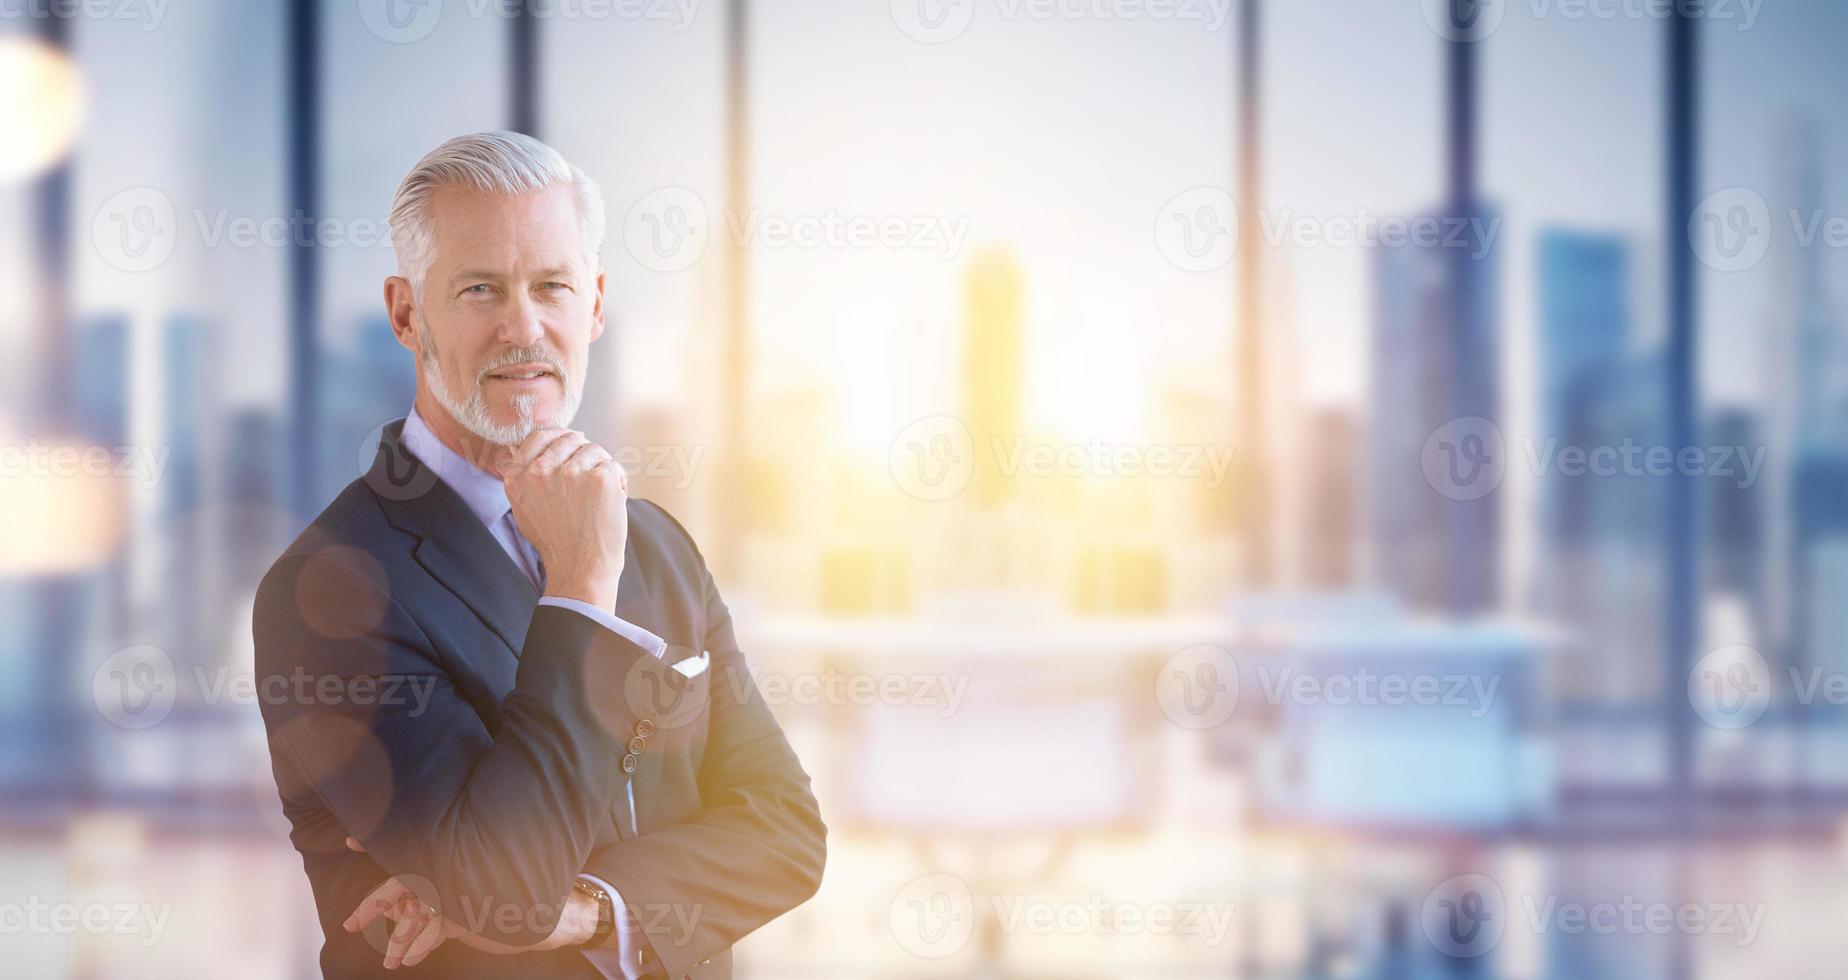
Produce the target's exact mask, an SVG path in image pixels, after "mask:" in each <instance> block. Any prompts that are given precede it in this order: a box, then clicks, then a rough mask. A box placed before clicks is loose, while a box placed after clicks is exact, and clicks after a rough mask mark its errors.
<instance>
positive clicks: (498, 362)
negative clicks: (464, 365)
mask: <svg viewBox="0 0 1848 980" xmlns="http://www.w3.org/2000/svg"><path fill="white" fill-rule="evenodd" d="M515 364H544V365H545V366H546V367H548V368H551V369H552V373H553V374H556V375H558V379H559V380H560V381H563V380H565V362H564V361H563V360H562V359H561V358H559V357H558V355H556V354H554V353H552V352H551V351H549V350H546V349H545V348H544V347H540V346H539V345H537V344H533V345H530V346H527V347H509V348H507V349H506V350H503V351H501V352H500V353H499V354H496V355H494V357H493V358H492V359H490V360H489V361H488V362H487V363H486V364H483V365H481V367H480V368H478V369H477V370H476V371H475V383H476V384H480V383H481V382H482V381H484V380H486V379H487V376H488V372H490V371H498V370H500V369H501V368H504V367H512V366H513V365H515Z"/></svg>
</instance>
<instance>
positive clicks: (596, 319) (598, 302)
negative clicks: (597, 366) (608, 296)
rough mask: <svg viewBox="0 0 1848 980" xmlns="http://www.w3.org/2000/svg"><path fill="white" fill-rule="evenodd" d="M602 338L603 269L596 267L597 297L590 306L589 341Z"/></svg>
mask: <svg viewBox="0 0 1848 980" xmlns="http://www.w3.org/2000/svg"><path fill="white" fill-rule="evenodd" d="M601 336H603V267H602V266H601V265H599V266H597V295H596V298H595V299H594V300H592V301H591V306H590V339H592V340H596V339H597V338H598V337H601Z"/></svg>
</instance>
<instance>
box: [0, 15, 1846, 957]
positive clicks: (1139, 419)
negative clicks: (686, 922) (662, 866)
mask: <svg viewBox="0 0 1848 980" xmlns="http://www.w3.org/2000/svg"><path fill="white" fill-rule="evenodd" d="M1845 40H1848V7H1844V6H1843V5H1841V4H1839V3H1835V2H1832V0H1705V2H1695V0H1683V2H1680V3H1659V2H1649V0H1422V2H1421V0H1366V2H1354V0H1349V2H1302V0H1297V2H1284V0H1173V2H1171V3H1169V2H1163V0H1141V2H1131V0H890V2H877V0H851V2H850V0H801V2H797V0H609V2H599V0H552V2H542V0H530V2H524V3H523V2H519V0H514V2H507V3H501V2H489V0H328V2H326V3H316V2H311V0H293V2H287V0H273V2H270V3H243V2H232V0H170V2H160V0H111V2H109V3H83V2H70V3H65V2H53V0H0V110H3V111H0V269H4V270H5V275H6V279H5V285H6V288H4V289H0V354H3V355H4V356H0V611H3V613H0V615H3V617H4V619H3V621H4V623H5V624H6V627H7V628H6V629H5V630H4V631H0V951H3V955H4V957H5V962H6V964H7V965H6V972H7V973H8V974H9V975H19V976H72V977H116V976H123V977H189V978H190V977H218V976H224V977H231V976H236V977H302V976H312V975H313V973H314V957H315V952H316V949H317V947H318V944H319V935H318V929H317V927H316V925H315V922H314V918H313V915H312V905H311V899H310V896H309V894H308V889H307V881H306V878H305V876H304V875H303V874H302V872H301V867H300V862H299V859H298V858H297V856H296V855H295V854H294V852H293V851H292V850H291V848H290V846H289V844H288V841H287V837H286V833H287V825H286V822H285V821H284V820H283V819H282V816H281V813H280V809H279V806H278V803H277V799H276V793H275V787H274V784H273V782H272V781H271V778H270V773H269V764H268V757H267V749H266V745H265V736H264V732H263V728H262V725H261V722H260V719H259V717H258V710H257V699H258V698H259V697H262V696H264V695H262V694H261V693H260V692H258V691H256V690H253V689H252V684H251V682H252V677H251V658H252V651H251V640H250V632H249V610H250V602H251V595H252V592H253V591H254V588H255V585H256V581H257V579H258V577H259V576H260V575H261V574H262V572H263V570H264V569H265V568H266V567H267V565H268V563H269V562H270V560H271V559H272V558H273V557H274V556H275V555H276V554H278V553H279V551H280V550H281V548H282V547H283V545H284V544H286V543H287V541H288V540H289V539H290V538H291V537H293V535H294V534H295V533H296V532H297V531H298V530H299V529H300V528H301V527H302V526H303V525H304V524H305V523H306V521H307V520H308V519H309V518H310V517H312V515H313V514H314V513H315V512H317V511H318V510H319V509H320V507H321V506H322V505H323V504H324V503H325V502H326V501H328V500H329V499H330V498H331V497H332V496H333V495H334V494H335V493H336V492H337V491H338V489H339V488H340V487H342V486H343V485H345V484H346V483H347V482H348V481H350V480H352V479H353V478H355V477H356V476H357V475H358V474H359V473H360V472H361V470H362V467H363V466H364V465H366V464H367V463H368V462H369V461H370V458H371V451H372V446H373V444H374V442H375V441H376V435H377V430H378V427H379V426H380V425H381V424H382V423H384V422H386V421H388V420H390V419H393V418H396V417H398V416H400V415H402V414H403V413H404V412H405V410H406V408H407V407H408V405H409V402H410V399H411V396H412V392H413V384H414V382H413V374H412V361H411V357H410V355H409V353H408V352H406V351H404V350H403V349H401V348H400V347H398V346H397V344H396V342H395V341H394V340H393V339H392V337H391V336H390V332H389V329H388V328H387V325H386V322H385V319H384V315H383V309H382V302H381V298H380V293H381V287H380V283H381V280H382V279H383V278H384V277H385V276H387V275H389V274H391V272H392V270H393V258H392V253H391V250H390V247H389V243H388V240H387V239H386V237H385V224H384V218H385V214H386V212H387V210H388V207H389V202H390V197H391V194H392V191H393V189H394V188H395V186H396V184H397V181H398V180H399V179H400V178H401V177H402V175H403V174H404V173H405V171H406V170H408V169H409V168H410V166H411V165H412V164H413V163H414V162H415V161H416V160H417V158H418V157H419V156H421V155H422V154H423V153H424V152H426V151H427V150H429V149H430V148H432V147H433V146H434V145H436V144H437V143H438V142H440V141H441V140H443V139H445V138H447V137H450V136H453V135H457V134H460V133H464V132H470V131H475V130H482V129H498V128H517V129H521V130H524V131H527V132H531V133H534V134H535V135H537V136H539V137H540V138H542V139H545V140H546V141H548V142H550V143H552V144H553V145H555V146H556V147H558V148H559V149H560V151H561V152H563V153H564V154H565V156H566V157H567V158H569V159H571V160H573V161H574V162H576V163H578V164H579V165H581V166H582V167H584V168H585V169H586V170H587V171H588V172H589V173H590V174H591V175H592V176H593V177H594V178H595V179H596V180H597V181H598V182H599V183H600V184H601V185H602V188H603V191H604V195H605V198H606V202H607V207H608V221H609V230H608V235H607V237H606V243H605V248H604V254H603V260H604V265H605V267H606V269H607V271H608V295H609V301H608V305H607V310H608V324H609V330H608V332H607V333H606V334H605V335H604V337H603V339H602V340H600V341H599V342H598V343H597V344H596V345H595V347H594V348H593V359H592V366H591V377H590V380H589V386H588V394H587V397H586V399H585V407H584V410H583V412H582V414H581V415H580V416H579V420H578V422H579V424H580V425H581V426H582V427H583V428H585V429H586V430H587V431H588V432H589V433H590V434H591V435H592V436H593V438H596V439H597V440H598V441H600V442H602V443H603V444H605V445H606V446H609V447H611V448H612V449H613V450H617V451H618V455H619V456H620V457H621V458H622V460H623V462H624V463H625V465H627V466H628V468H629V469H630V471H631V473H632V474H633V485H634V486H635V487H636V489H637V493H638V494H640V495H644V496H648V497H650V498H652V499H655V500H657V501H659V502H660V503H662V504H663V505H665V506H666V507H668V508H669V509H670V510H671V511H673V512H674V513H675V514H676V515H677V516H678V517H679V518H680V519H681V520H682V521H683V522H684V523H685V524H686V525H687V526H688V527H689V528H690V529H691V530H692V532H693V533H694V535H695V536H696V538H697V539H698V540H699V541H700V543H701V545H702V548H703V549H704V550H705V552H706V554H707V555H708V557H709V559H710V560H711V561H712V563H713V565H714V567H715V569H716V570H717V573H718V575H719V580H720V584H721V587H722V588H723V589H724V591H725V594H726V597H727V599H728V601H729V602H730V604H731V606H732V608H733V610H734V612H735V615H736V619H737V622H738V630H739V636H740V638H741V640H742V642H743V643H744V645H745V649H746V653H747V655H748V656H749V657H750V659H751V661H752V663H753V664H754V666H755V668H756V669H757V671H758V682H759V686H760V688H761V689H762V690H763V692H764V696H765V697H766V698H767V699H768V700H769V701H770V702H771V705H772V707H773V709H774V710H775V712H776V714H777V716H778V717H779V718H780V719H781V721H782V723H783V725H784V727H785V729H786V730H787V731H788V733H789V735H790V737H791V739H792V741H794V743H795V744H796V746H797V749H798V751H799V752H800V754H801V756H802V758H803V760H804V761H805V763H806V764H807V766H808V768H809V770H810V771H811V773H812V774H813V776H814V779H815V785H816V789H817V793H818V795H819V796H820V798H821V801H822V806H823V810H824V814H825V816H826V817H827V819H828V822H829V825H830V828H831V830H832V833H831V836H830V863H829V868H828V873H827V877H826V880H825V881H824V883H823V886H822V888H821V891H820V893H819V894H818V895H817V896H816V898H815V899H814V900H812V901H811V902H809V903H808V904H806V905H804V906H803V907H802V908H800V909H798V910H796V911H794V912H792V913H790V914H789V915H787V916H784V917H783V918H781V919H779V920H778V921H777V922H775V923H773V924H772V925H770V926H769V927H767V928H765V929H764V930H762V931H761V932H759V933H757V934H755V935H753V936H752V937H750V938H748V939H747V940H746V941H745V942H744V943H743V944H741V945H740V947H739V950H738V964H739V968H738V969H739V973H740V975H741V976H748V977H757V978H791V980H794V978H805V980H806V978H827V977H838V978H843V980H845V978H862V977H894V978H897V977H905V978H911V977H1019V978H1027V977H1055V976H1056V977H1097V978H1104V977H1133V978H1158V977H1159V978H1196V977H1197V978H1206V977H1247V978H1257V977H1264V978H1272V977H1305V978H1307V977H1376V976H1378V977H1456V976H1462V977H1483V978H1503V977H1506V978H1542V977H1547V978H1551V977H1558V978H1603V977H1610V978H1653V977H1663V978H1695V977H1700V978H1720V977H1791V978H1805V977H1832V976H1836V975H1838V974H1839V973H1840V964H1841V963H1842V962H1844V961H1848V938H1845V937H1848V930H1843V929H1842V928H1840V926H1839V921H1840V919H1841V916H1842V914H1843V912H1844V909H1848V885H1845V884H1844V882H1848V846H1844V841H1843V839H1842V834H1843V829H1844V825H1845V822H1844V817H1848V714H1844V712H1845V711H1848V709H1845V708H1844V707H1843V706H1844V705H1848V614H1844V612H1843V611H1842V610H1843V609H1848V503H1845V502H1844V500H1845V495H1844V492H1843V491H1844V485H1845V484H1844V481H1845V480H1848V333H1845V330H1848V320H1844V314H1843V311H1842V305H1841V304H1842V297H1841V296H1840V295H1839V293H1840V291H1841V288H1840V283H1842V282H1843V281H1844V277H1843V272H1844V270H1845V269H1848V186H1844V185H1845V184H1848V107H1845V106H1848V101H1845V100H1843V99H1842V98H1841V94H1842V93H1843V91H1844V90H1845V89H1848V67H1845V63H1844V62H1843V60H1842V59H1841V58H1840V57H1839V51H1840V48H1841V46H1842V44H1843V42H1844V41H1845Z"/></svg>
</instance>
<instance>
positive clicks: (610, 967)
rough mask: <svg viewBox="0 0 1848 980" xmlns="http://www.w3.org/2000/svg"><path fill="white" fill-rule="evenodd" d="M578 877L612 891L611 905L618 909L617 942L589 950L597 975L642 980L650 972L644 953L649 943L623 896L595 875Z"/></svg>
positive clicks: (613, 979) (585, 953)
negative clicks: (645, 965) (644, 965)
mask: <svg viewBox="0 0 1848 980" xmlns="http://www.w3.org/2000/svg"><path fill="white" fill-rule="evenodd" d="M578 877H579V878H581V879H583V880H584V881H588V882H590V883H591V884H593V885H596V886H597V887H598V888H601V889H603V890H604V891H606V892H608V893H609V896H610V903H611V905H612V906H613V907H614V908H615V910H616V934H615V936H614V938H613V940H612V941H611V942H610V943H609V944H608V945H605V946H600V947H598V948H596V949H585V950H584V951H583V953H584V955H585V956H586V957H588V958H589V959H590V964H591V965H592V966H594V967H596V968H597V972H599V973H602V974H603V975H604V976H605V977H606V978H609V980H641V978H642V977H644V976H646V975H647V970H646V969H645V968H644V967H643V966H642V950H643V949H644V948H645V947H644V945H643V944H644V942H646V940H644V939H643V938H642V930H641V924H640V923H639V922H638V921H637V920H636V918H635V916H633V915H630V914H629V913H628V906H626V905H624V904H623V903H622V895H621V894H620V893H619V892H617V891H616V889H615V888H614V887H612V886H611V885H610V883H609V882H607V881H604V880H603V879H602V878H599V877H597V876H596V875H592V874H581V875H578Z"/></svg>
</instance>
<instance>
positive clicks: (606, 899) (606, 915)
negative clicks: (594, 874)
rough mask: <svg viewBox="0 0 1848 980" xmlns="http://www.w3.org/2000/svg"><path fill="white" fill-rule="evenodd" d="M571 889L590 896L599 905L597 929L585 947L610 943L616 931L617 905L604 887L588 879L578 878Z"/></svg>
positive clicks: (586, 941) (585, 943)
mask: <svg viewBox="0 0 1848 980" xmlns="http://www.w3.org/2000/svg"><path fill="white" fill-rule="evenodd" d="M571 887H572V888H573V889H575V890H577V891H580V892H583V893H584V894H585V895H588V896H590V897H591V898H592V899H593V900H595V901H596V903H597V929H596V931H595V932H593V933H591V934H590V938H589V939H587V940H585V941H584V943H583V945H585V946H601V945H603V944H604V943H606V942H609V939H610V936H611V934H613V933H614V932H615V931H616V903H615V901H614V900H613V899H611V898H610V893H609V892H608V891H606V890H604V888H603V886H602V885H599V884H597V883H596V882H594V881H591V880H590V879H588V878H576V879H573V880H572V882H571Z"/></svg>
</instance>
